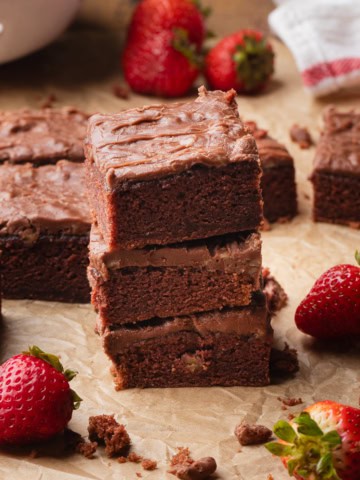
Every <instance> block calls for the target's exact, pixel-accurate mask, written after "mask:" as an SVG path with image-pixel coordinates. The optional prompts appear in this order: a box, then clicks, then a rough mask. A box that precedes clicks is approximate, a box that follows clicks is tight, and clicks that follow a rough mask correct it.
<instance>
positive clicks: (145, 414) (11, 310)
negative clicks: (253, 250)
mask: <svg viewBox="0 0 360 480" xmlns="http://www.w3.org/2000/svg"><path fill="white" fill-rule="evenodd" d="M69 35H70V40H69V41H70V45H71V47H69V46H68V44H67V43H66V42H67V41H64V42H65V43H63V44H62V46H61V45H60V46H59V44H56V45H55V46H53V47H51V48H49V49H47V50H46V51H45V52H42V53H39V54H37V55H36V56H35V57H32V60H31V61H30V60H29V59H26V60H23V61H22V62H20V63H17V64H14V65H9V66H6V67H3V68H2V71H1V73H2V75H0V77H1V78H0V92H1V93H0V108H18V107H21V106H24V105H28V106H39V102H40V101H41V100H42V99H43V98H45V97H46V96H47V95H48V94H49V93H55V94H56V96H57V98H58V100H59V102H58V105H60V104H64V105H66V104H74V105H76V106H78V107H80V108H84V109H86V110H88V111H97V110H102V111H116V110H120V109H123V108H128V107H129V106H131V105H141V104H144V103H147V104H149V103H151V102H154V99H151V98H144V97H139V96H136V95H132V96H131V98H130V99H129V100H120V99H118V98H116V97H115V96H114V95H113V94H112V85H113V84H114V83H118V82H119V81H120V78H119V73H118V71H117V67H116V69H115V68H113V67H111V68H110V60H109V59H108V60H107V61H106V62H105V61H104V60H103V61H102V63H101V57H103V53H102V52H103V50H102V49H101V48H100V46H101V45H107V43H106V41H105V39H104V38H102V37H101V34H100V33H99V34H98V37H96V38H94V35H92V36H91V38H90V37H89V39H90V40H91V42H90V43H89V42H88V40H86V38H87V37H86V36H85V37H84V36H83V37H82V38H85V43H86V45H87V49H86V53H84V54H83V55H79V52H80V51H81V45H83V43H82V42H83V40H82V41H80V42H79V45H78V43H77V40H76V39H75V43H72V42H73V41H74V35H75V34H69ZM71 35H73V36H71ZM89 45H90V46H91V47H93V46H94V45H95V46H97V49H98V52H97V57H92V56H91V55H92V53H91V51H90V46H89ZM275 45H276V53H277V63H276V76H275V79H274V81H273V83H272V85H271V88H270V89H269V91H268V92H267V93H265V94H263V95H261V96H255V97H241V98H239V106H240V111H241V113H242V114H243V115H244V116H245V117H246V118H247V119H254V120H256V121H258V123H259V124H260V125H261V126H262V127H263V128H267V129H268V130H269V132H270V133H271V134H272V135H273V136H274V137H275V138H277V139H279V140H281V141H282V142H284V143H285V144H286V145H287V146H288V147H289V149H290V151H291V152H292V154H293V155H294V157H295V161H296V168H297V182H298V193H299V204H300V211H301V213H300V215H299V216H298V217H297V218H296V219H295V220H294V221H293V222H291V223H289V224H284V225H275V226H273V228H272V230H271V231H269V232H265V233H263V258H264V264H265V265H267V266H269V267H270V268H271V271H272V272H273V273H274V274H275V276H276V277H277V278H278V280H279V281H280V282H281V283H282V284H283V286H284V287H285V289H286V291H287V293H288V295H289V298H290V302H289V306H288V307H287V308H285V309H284V310H283V311H282V312H281V313H280V314H279V315H278V316H277V317H276V318H275V319H274V320H273V326H274V328H275V335H276V339H277V342H278V343H279V344H280V345H282V344H283V342H284V341H287V342H288V343H289V344H290V345H291V346H294V347H296V348H297V349H298V351H299V358H300V365H301V370H300V373H299V374H298V375H297V377H296V379H294V380H287V381H285V382H283V383H278V384H276V385H270V386H268V387H266V388H226V389H225V388H211V389H205V388H202V389H164V390H125V391H122V392H116V391H115V390H114V388H113V383H112V379H111V377H110V374H109V362H108V360H107V358H106V356H105V354H104V353H103V352H102V349H101V346H100V340H99V338H98V337H97V336H96V335H95V334H94V324H95V314H94V313H93V311H92V308H91V307H90V306H87V305H86V306H79V305H66V304H59V303H46V302H38V301H4V302H3V313H4V322H3V323H4V326H3V330H2V332H1V348H2V351H1V360H5V359H6V358H8V357H9V356H11V355H13V354H15V353H18V352H19V351H21V350H23V349H24V348H25V347H26V346H27V345H29V344H37V345H39V346H41V347H42V348H43V349H45V350H47V351H51V352H54V353H60V354H61V358H62V361H63V363H64V364H65V365H66V366H71V367H72V368H75V369H77V370H78V371H79V375H78V377H77V378H76V379H75V380H74V381H73V388H75V389H76V390H77V392H78V393H79V394H80V395H81V397H82V398H83V399H84V401H83V403H82V406H81V408H80V410H78V411H76V412H75V413H74V415H73V419H72V421H71V423H70V427H71V428H72V429H73V430H76V431H78V432H80V433H82V434H85V433H86V426H87V419H88V417H89V415H96V414H101V413H109V414H111V413H115V414H116V416H117V418H118V420H119V421H120V422H123V423H125V424H126V426H127V429H128V431H129V434H130V436H131V438H132V441H133V445H134V450H135V451H136V452H137V453H138V454H140V455H144V456H146V457H150V458H153V459H156V460H158V462H159V468H158V469H157V470H155V471H154V472H144V471H142V469H141V467H140V466H138V465H134V464H130V463H127V464H122V465H121V464H119V463H117V462H116V461H113V460H109V459H107V458H106V457H105V456H104V455H103V452H100V453H99V455H98V457H97V458H96V459H94V460H86V459H84V458H83V457H81V456H79V455H74V456H72V457H70V458H67V459H51V458H35V459H32V458H27V457H24V456H16V455H9V454H0V478H2V479H5V478H7V479H8V478H11V479H24V478H28V479H31V480H40V479H42V480H44V479H46V480H47V479H51V480H64V479H71V480H75V479H106V480H110V479H116V480H122V479H135V478H137V477H136V474H135V473H136V472H141V473H142V476H143V478H149V479H165V478H166V479H171V478H174V477H173V476H171V475H169V474H166V470H167V464H168V459H169V457H170V456H171V455H172V454H173V453H174V451H175V449H176V447H177V446H188V447H189V448H190V449H191V452H192V454H193V457H194V458H199V457H201V456H208V455H211V456H214V457H215V458H216V460H217V462H218V477H217V478H219V479H226V480H233V479H241V480H266V479H267V476H268V474H269V473H272V474H273V476H274V479H275V480H285V479H286V478H288V476H287V474H286V473H285V470H284V469H283V467H282V465H281V463H280V461H279V460H277V459H273V458H272V457H271V455H270V454H268V453H267V452H266V451H265V449H264V448H263V447H262V446H259V447H244V448H242V449H240V446H239V444H238V442H237V440H236V438H235V437H234V435H233V430H234V427H235V425H236V424H237V423H239V422H240V421H242V420H244V419H245V420H247V421H249V422H258V423H260V424H263V425H267V426H269V427H271V426H272V425H273V424H274V423H275V422H276V421H277V420H278V419H279V418H286V416H287V415H288V413H289V412H297V411H299V410H300V409H301V406H297V407H290V408H289V409H288V410H287V411H283V410H282V409H281V403H280V402H279V400H278V399H277V397H278V396H288V397H294V396H295V397H302V399H303V400H304V402H305V404H309V403H312V402H313V401H316V400H323V399H333V400H336V401H340V402H344V403H348V404H352V405H354V406H357V405H358V402H359V392H360V390H359V386H360V378H359V374H360V356H359V350H356V349H350V348H345V349H344V348H341V349H336V348H328V349H324V348H320V347H318V346H316V345H315V344H314V343H313V341H312V340H311V339H309V338H307V337H306V336H304V335H302V334H301V333H300V332H298V331H297V330H296V328H295V327H294V323H293V318H294V310H295V308H296V306H297V305H298V303H299V301H300V300H301V299H302V298H303V296H304V295H305V294H306V293H307V291H308V290H309V289H310V287H311V285H312V284H313V282H314V281H315V279H316V278H317V277H318V275H320V274H321V273H322V272H323V271H324V270H325V269H327V268H329V267H330V266H332V265H334V264H336V263H339V262H350V263H353V253H354V250H355V249H356V248H360V232H359V231H355V230H351V229H349V228H345V227H340V226H331V225H327V224H314V223H313V222H312V221H311V219H310V205H311V199H310V197H311V189H310V185H309V183H308V181H307V177H308V175H309V172H310V170H311V163H312V158H313V155H314V149H310V150H307V151H301V150H300V149H299V148H298V146H297V145H294V144H292V143H291V142H290V140H289V135H288V131H289V127H290V126H291V125H292V123H295V122H297V123H299V124H301V125H306V126H307V127H309V128H310V129H311V132H312V133H313V134H314V136H315V138H317V136H318V126H319V118H320V111H321V110H322V108H323V107H324V106H325V105H326V104H327V103H329V102H333V103H336V104H338V105H339V106H343V107H347V108H348V107H351V106H357V107H360V91H359V90H358V91H352V92H345V93H343V94H341V95H340V96H338V97H337V98H336V99H335V98H331V99H329V98H327V99H326V100H322V101H317V103H314V101H312V100H311V99H310V98H309V97H307V95H306V94H305V93H304V92H303V90H302V87H301V84H300V79H299V76H298V73H297V71H296V69H295V66H294V63H293V60H292V57H291V56H290V54H289V53H288V51H287V50H286V49H285V47H284V46H282V45H280V44H278V43H276V42H275ZM108 46H109V45H108ZM78 47H79V48H78ZM70 50H71V51H70ZM64 52H65V53H66V52H67V55H72V53H73V63H74V65H73V67H71V68H70V69H69V64H68V56H67V55H65V53H64ZM110 54H113V55H114V58H115V54H116V51H113V52H112V53H111V52H110V50H109V51H108V57H109V56H110ZM86 55H90V57H89V56H88V57H87V56H86ZM54 58H56V62H55V60H54ZM84 58H85V59H86V65H85V64H84V62H85V60H84ZM92 58H93V59H94V64H92V65H91V68H90V67H89V68H87V67H88V66H89V65H88V62H89V59H90V60H91V59H92ZM96 59H97V60H96ZM29 65H31V68H30V70H29ZM40 65H41V68H40V67H39V66H40ZM94 65H97V66H98V67H97V68H96V67H94ZM99 65H100V66H99ZM111 65H112V64H111ZM106 66H109V68H107V69H106V68H105V67H106ZM38 67H39V68H38ZM70 71H71V75H70V73H69V72H70ZM24 72H26V74H25V73H24ZM100 72H102V76H101V75H100ZM90 73H91V75H89V74H90Z"/></svg>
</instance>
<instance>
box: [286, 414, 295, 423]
mask: <svg viewBox="0 0 360 480" xmlns="http://www.w3.org/2000/svg"><path fill="white" fill-rule="evenodd" d="M287 418H288V420H289V422H291V420H294V418H295V415H294V414H293V413H289V414H288V416H287Z"/></svg>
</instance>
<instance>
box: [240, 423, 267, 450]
mask: <svg viewBox="0 0 360 480" xmlns="http://www.w3.org/2000/svg"><path fill="white" fill-rule="evenodd" d="M234 433H235V436H236V438H237V439H238V440H239V443H240V445H259V444H261V443H265V442H267V441H268V440H269V439H270V438H271V436H272V431H271V430H270V429H269V428H267V427H264V426H263V425H255V424H254V425H250V424H249V423H245V422H243V423H240V425H238V426H237V427H236V428H235V432H234Z"/></svg>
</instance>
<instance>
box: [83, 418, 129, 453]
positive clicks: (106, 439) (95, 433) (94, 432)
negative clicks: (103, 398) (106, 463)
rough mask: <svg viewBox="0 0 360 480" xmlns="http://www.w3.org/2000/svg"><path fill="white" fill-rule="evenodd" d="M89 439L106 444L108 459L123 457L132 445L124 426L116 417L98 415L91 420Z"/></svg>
mask: <svg viewBox="0 0 360 480" xmlns="http://www.w3.org/2000/svg"><path fill="white" fill-rule="evenodd" d="M88 432H89V439H90V440H91V441H93V442H99V443H103V444H105V453H106V455H107V456H108V457H114V456H117V455H121V454H122V453H123V452H124V451H126V450H127V449H128V448H129V447H130V444H131V441H130V437H129V435H128V433H127V431H126V428H125V427H124V425H121V424H119V423H118V422H117V421H116V420H115V418H114V415H97V416H94V417H90V418H89V426H88Z"/></svg>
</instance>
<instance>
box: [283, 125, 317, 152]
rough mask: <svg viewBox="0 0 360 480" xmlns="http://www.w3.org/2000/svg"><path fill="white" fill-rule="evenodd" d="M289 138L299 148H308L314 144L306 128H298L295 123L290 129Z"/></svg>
mask: <svg viewBox="0 0 360 480" xmlns="http://www.w3.org/2000/svg"><path fill="white" fill-rule="evenodd" d="M289 133H290V138H291V140H292V141H293V142H294V143H297V144H298V145H299V147H300V148H302V149H307V148H310V147H311V146H312V145H313V144H314V142H313V140H312V138H311V135H310V133H309V131H308V129H307V128H306V127H300V126H299V125H297V124H296V123H295V124H294V125H293V126H292V127H291V128H290V132H289Z"/></svg>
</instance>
